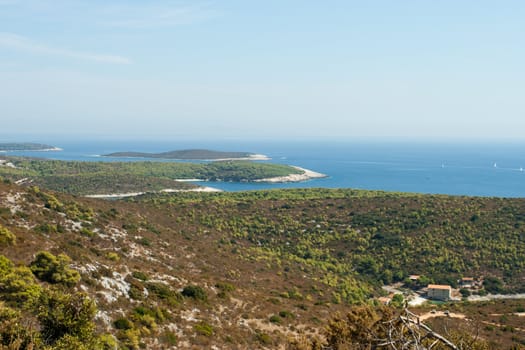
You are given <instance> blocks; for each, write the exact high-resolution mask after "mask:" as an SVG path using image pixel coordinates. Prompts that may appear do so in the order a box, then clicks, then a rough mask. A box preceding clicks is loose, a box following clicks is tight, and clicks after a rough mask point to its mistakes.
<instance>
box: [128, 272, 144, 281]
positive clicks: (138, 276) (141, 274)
mask: <svg viewBox="0 0 525 350" xmlns="http://www.w3.org/2000/svg"><path fill="white" fill-rule="evenodd" d="M131 276H133V277H134V278H136V279H138V280H141V281H147V280H148V275H146V274H145V273H144V272H141V271H133V272H132V273H131Z"/></svg>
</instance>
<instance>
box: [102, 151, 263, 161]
mask: <svg viewBox="0 0 525 350" xmlns="http://www.w3.org/2000/svg"><path fill="white" fill-rule="evenodd" d="M102 156H103V157H118V158H156V159H177V160H214V161H217V160H269V159H270V158H268V157H267V156H265V155H263V154H254V153H249V152H222V151H212V150H207V149H185V150H178V151H169V152H161V153H146V152H115V153H109V154H104V155H102Z"/></svg>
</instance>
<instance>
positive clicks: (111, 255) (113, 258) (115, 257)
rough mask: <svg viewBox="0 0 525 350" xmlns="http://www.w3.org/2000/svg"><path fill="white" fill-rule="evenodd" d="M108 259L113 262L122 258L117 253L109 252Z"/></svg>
mask: <svg viewBox="0 0 525 350" xmlns="http://www.w3.org/2000/svg"><path fill="white" fill-rule="evenodd" d="M106 258H108V259H109V260H111V261H119V260H120V256H119V255H118V254H117V253H115V252H109V253H107V254H106Z"/></svg>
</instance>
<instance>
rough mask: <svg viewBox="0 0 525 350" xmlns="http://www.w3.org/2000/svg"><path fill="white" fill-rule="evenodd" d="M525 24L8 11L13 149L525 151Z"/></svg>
mask: <svg viewBox="0 0 525 350" xmlns="http://www.w3.org/2000/svg"><path fill="white" fill-rule="evenodd" d="M524 18H525V2H524V1H521V0H515V1H507V0H498V1H494V0H491V1H486V0H439V1H438V0H396V1H392V0H366V1H365V0H360V1H354V0H345V1H343V0H341V1H340V0H326V1H319V0H315V1H314V0H265V1H255V0H253V1H246V0H216V1H200V0H191V1H168V0H149V1H140V0H127V1H123V0H0V139H1V138H4V139H10V140H13V139H14V138H24V137H26V138H28V137H31V138H32V139H35V138H38V136H39V135H42V137H44V136H46V137H49V136H57V137H59V136H60V137H64V136H68V137H73V138H75V137H83V138H98V137H101V138H104V137H106V138H129V139H133V138H137V139H172V138H173V139H175V138H177V139H181V138H186V139H188V138H193V139H199V138H206V139H222V138H224V139H258V138H259V139H328V140H331V139H338V140H339V139H340V140H354V139H367V140H377V139H379V140H381V139H421V140H427V139H432V140H437V141H439V140H450V139H452V140H471V139H472V140H474V139H475V140H482V141H483V140H523V135H524V133H525V21H524V20H523V19H524ZM21 141H22V140H21Z"/></svg>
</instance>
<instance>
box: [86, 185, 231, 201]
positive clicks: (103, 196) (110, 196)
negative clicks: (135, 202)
mask: <svg viewBox="0 0 525 350" xmlns="http://www.w3.org/2000/svg"><path fill="white" fill-rule="evenodd" d="M176 192H222V190H220V189H218V188H214V187H196V188H191V189H188V190H176V189H172V188H166V189H163V190H160V191H151V192H129V193H109V194H88V195H86V196H84V197H86V198H98V199H119V198H128V197H137V196H141V195H143V194H147V193H176Z"/></svg>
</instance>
